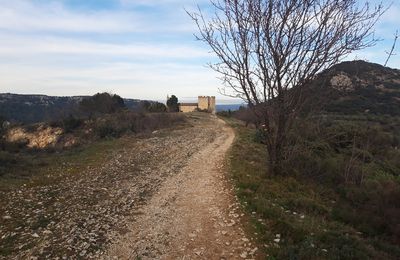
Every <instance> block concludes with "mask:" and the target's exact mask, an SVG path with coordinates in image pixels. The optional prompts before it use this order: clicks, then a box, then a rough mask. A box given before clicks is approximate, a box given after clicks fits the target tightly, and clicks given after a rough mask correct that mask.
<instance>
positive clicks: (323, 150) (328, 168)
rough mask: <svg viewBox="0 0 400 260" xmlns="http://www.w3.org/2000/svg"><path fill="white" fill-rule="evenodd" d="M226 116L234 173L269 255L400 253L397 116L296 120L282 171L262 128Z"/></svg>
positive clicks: (372, 256) (336, 256) (381, 255)
mask: <svg viewBox="0 0 400 260" xmlns="http://www.w3.org/2000/svg"><path fill="white" fill-rule="evenodd" d="M228 120H229V122H230V124H231V125H232V126H233V127H234V128H235V130H236V133H237V139H236V142H235V143H234V145H233V148H232V150H231V153H230V158H229V162H230V166H231V174H232V177H233V178H234V180H235V181H236V185H237V187H238V188H239V190H238V196H239V198H240V199H241V201H242V203H243V204H244V205H245V207H246V209H247V210H248V212H249V213H250V214H252V216H253V222H254V226H255V228H256V230H257V233H258V234H259V240H260V243H261V244H262V245H263V246H262V248H263V249H264V250H265V253H266V254H267V255H269V257H270V259H288V258H296V259H398V258H399V257H400V248H399V246H398V245H399V241H400V233H399V226H398V219H399V217H400V212H399V208H400V204H399V198H400V179H399V177H400V176H399V173H400V164H399V161H400V153H399V150H398V146H399V140H400V136H399V135H398V134H399V129H400V121H399V118H395V117H391V118H388V119H385V118H382V117H375V118H374V117H372V116H369V117H368V118H367V117H362V116H343V115H342V116H340V115H337V116H331V117H328V118H327V117H325V119H323V120H322V122H321V121H318V120H314V121H313V120H307V121H306V120H305V121H302V122H298V123H297V124H296V128H295V130H293V131H292V132H291V134H290V138H291V140H295V142H294V143H293V144H294V145H293V146H292V148H293V149H292V154H291V156H290V157H289V158H287V160H286V161H285V163H284V165H285V167H284V170H285V173H286V174H285V175H283V176H274V175H271V174H270V173H269V171H268V169H267V165H266V160H267V153H266V149H265V145H264V144H262V143H260V141H262V140H263V138H262V133H260V131H257V130H256V129H253V128H249V127H245V126H244V124H243V123H241V122H240V121H236V120H233V119H228ZM260 135H261V138H260Z"/></svg>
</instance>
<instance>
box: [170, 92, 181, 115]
mask: <svg viewBox="0 0 400 260" xmlns="http://www.w3.org/2000/svg"><path fill="white" fill-rule="evenodd" d="M167 107H168V111H169V112H179V104H178V98H177V97H176V96H175V95H172V96H171V97H170V98H169V99H168V100H167Z"/></svg>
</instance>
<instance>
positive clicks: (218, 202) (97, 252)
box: [0, 114, 257, 259]
mask: <svg viewBox="0 0 400 260" xmlns="http://www.w3.org/2000/svg"><path fill="white" fill-rule="evenodd" d="M189 124H190V125H191V126H186V127H183V128H179V129H175V130H172V131H171V130H163V131H159V132H157V133H153V136H151V137H149V138H145V139H137V138H127V139H126V144H125V145H124V146H123V147H121V148H120V149H118V150H117V151H114V152H113V153H112V154H110V159H109V160H106V161H104V162H99V163H98V165H96V166H95V167H89V168H87V169H86V170H84V171H83V172H80V173H74V174H72V173H69V172H68V166H65V165H61V166H60V168H59V169H58V170H57V173H54V174H57V175H59V176H58V180H59V181H57V182H55V183H49V184H47V183H46V184H43V185H33V186H29V185H28V186H23V187H21V188H20V189H17V190H14V191H12V192H8V193H7V194H0V196H1V198H2V199H3V200H4V201H2V204H1V213H0V214H1V215H2V216H1V219H0V253H1V254H0V259H1V258H3V259H98V258H103V259H251V258H255V257H256V254H257V248H255V246H254V245H252V243H251V241H250V240H249V239H248V238H246V236H245V234H244V231H243V229H242V226H241V222H240V219H241V215H242V214H241V213H240V210H239V204H238V203H237V201H236V200H235V198H234V196H233V190H232V187H231V185H230V184H229V183H228V180H227V179H226V175H225V172H224V168H223V166H224V155H225V153H226V151H227V149H228V148H229V146H230V144H231V143H232V141H233V138H234V134H233V131H232V130H231V129H230V128H228V127H227V126H226V125H225V124H224V123H223V122H222V121H220V120H218V119H217V118H216V117H213V116H210V115H206V114H195V115H192V116H190V118H189Z"/></svg>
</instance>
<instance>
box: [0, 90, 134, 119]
mask: <svg viewBox="0 0 400 260" xmlns="http://www.w3.org/2000/svg"><path fill="white" fill-rule="evenodd" d="M85 98H88V96H72V97H56V96H45V95H18V94H10V93H3V94H1V93H0V116H3V117H5V118H6V119H7V120H10V121H17V122H22V123H36V122H41V121H52V120H59V119H60V118H63V117H67V116H69V115H71V114H73V115H75V114H77V113H79V109H78V104H79V102H80V101H82V100H83V99H85ZM140 102H141V101H140V100H137V99H124V103H125V106H126V107H127V108H129V109H131V110H135V109H137V108H138V107H139V106H140Z"/></svg>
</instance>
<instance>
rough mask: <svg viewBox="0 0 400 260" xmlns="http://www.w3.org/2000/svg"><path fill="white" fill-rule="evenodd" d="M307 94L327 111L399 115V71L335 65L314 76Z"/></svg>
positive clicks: (359, 63) (355, 64)
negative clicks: (318, 101) (320, 101)
mask: <svg viewBox="0 0 400 260" xmlns="http://www.w3.org/2000/svg"><path fill="white" fill-rule="evenodd" d="M310 93H313V94H314V95H317V96H316V98H315V100H323V102H324V106H323V108H324V110H326V111H327V112H334V113H342V114H355V113H369V114H377V115H383V114H386V115H392V116H400V70H397V69H391V68H388V67H384V66H382V65H379V64H374V63H369V62H365V61H349V62H343V63H340V64H337V65H335V66H333V67H332V68H330V69H329V70H326V71H324V72H322V73H321V74H319V75H318V76H317V77H316V79H315V80H314V81H313V82H312V83H311V92H310ZM311 102H313V101H311Z"/></svg>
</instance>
